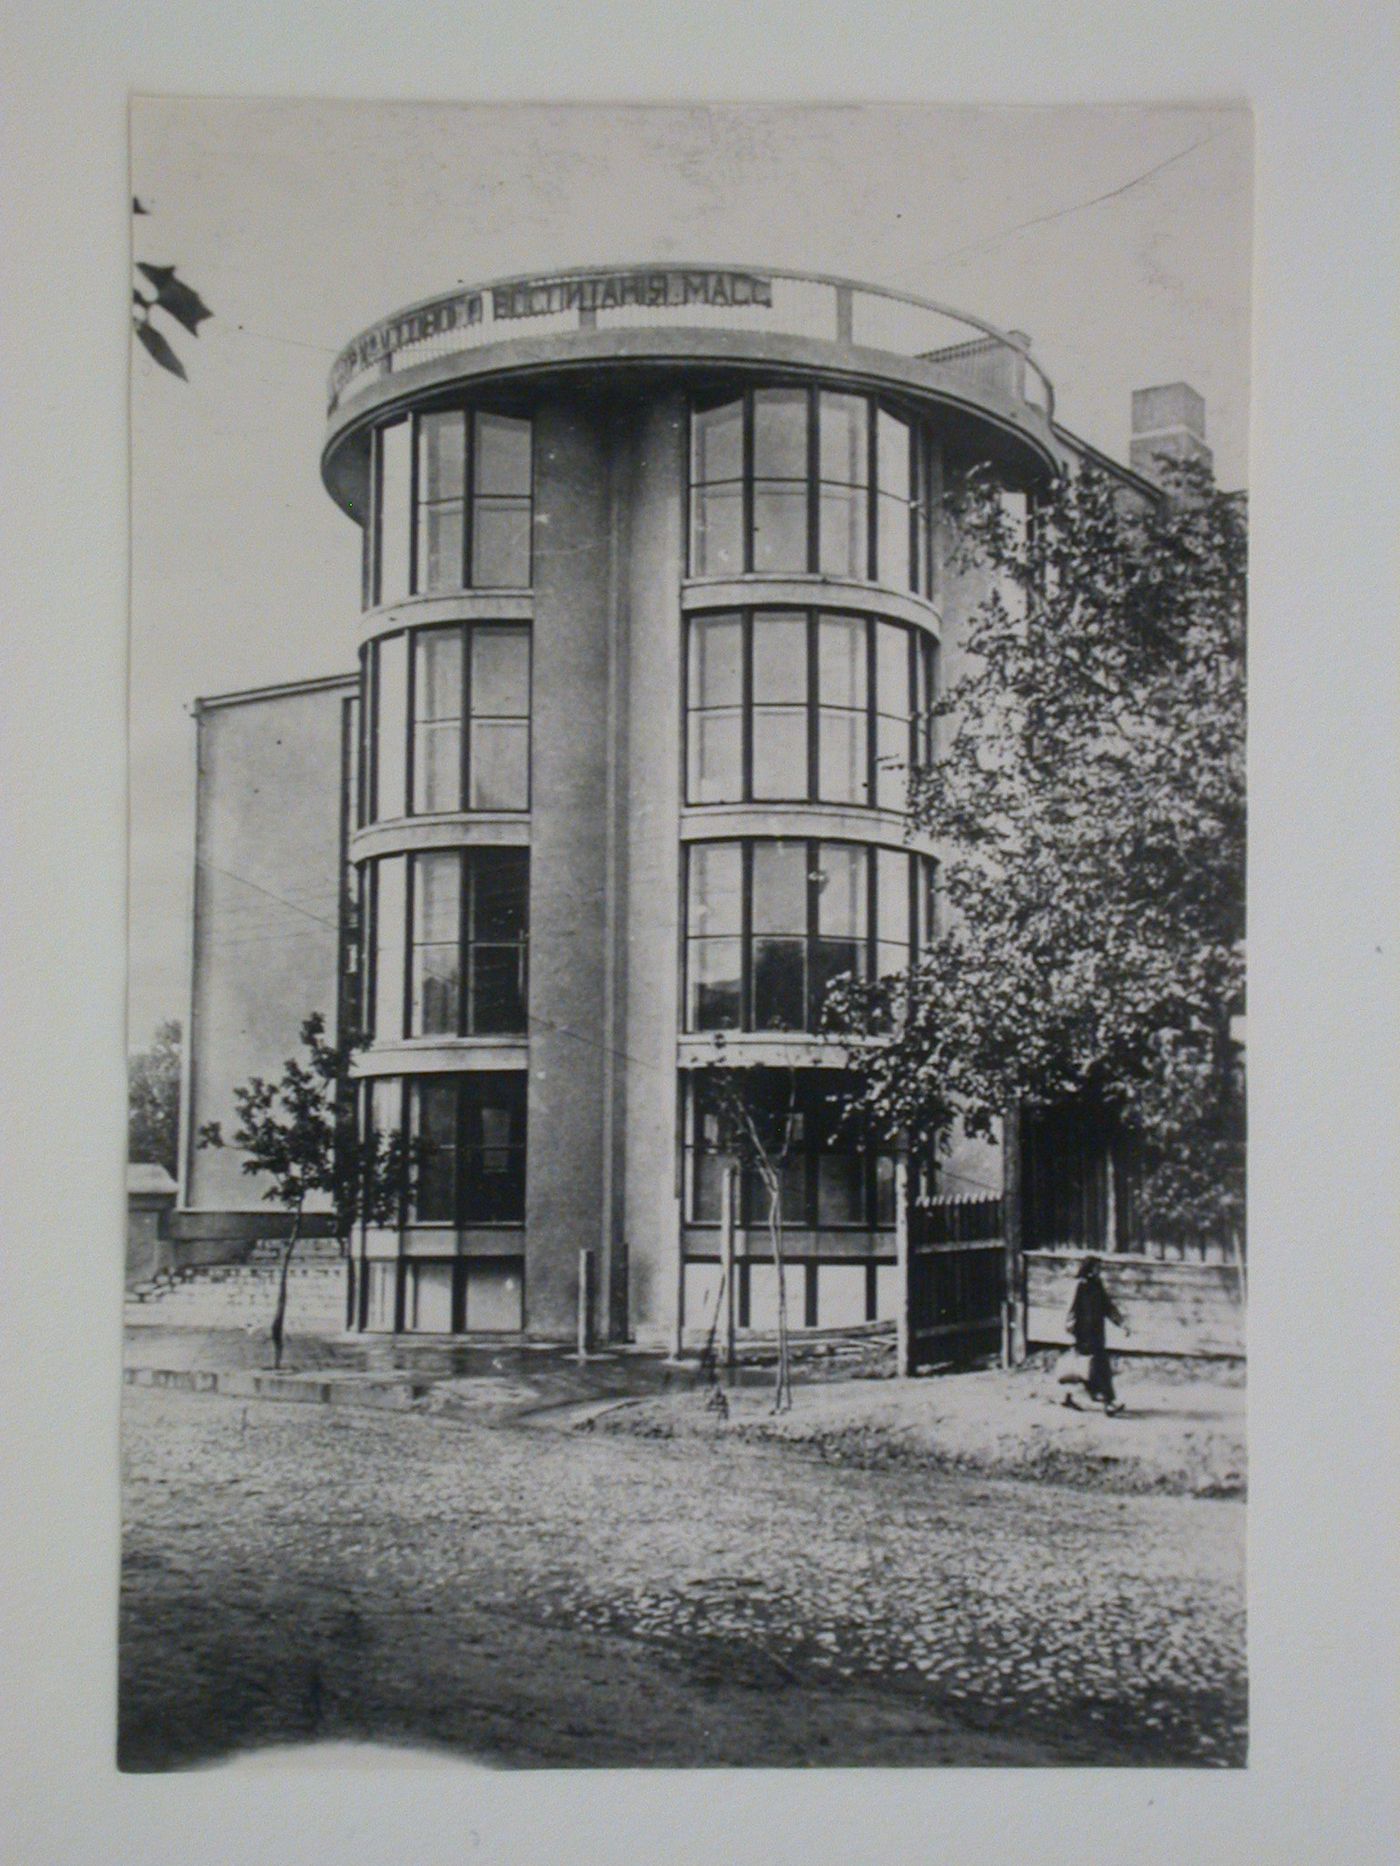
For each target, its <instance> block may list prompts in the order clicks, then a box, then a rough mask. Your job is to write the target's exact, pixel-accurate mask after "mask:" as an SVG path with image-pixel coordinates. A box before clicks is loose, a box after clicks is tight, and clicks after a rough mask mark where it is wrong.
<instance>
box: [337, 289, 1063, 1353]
mask: <svg viewBox="0 0 1400 1866" xmlns="http://www.w3.org/2000/svg"><path fill="white" fill-rule="evenodd" d="M331 389H332V400H331V412H330V423H329V432H328V436H327V440H326V446H325V453H324V460H323V471H324V477H325V481H326V485H327V487H328V489H329V490H330V492H331V494H332V496H333V497H334V498H335V499H336V500H337V501H338V502H339V503H340V505H341V506H342V507H343V508H344V510H345V511H346V512H347V513H348V514H349V515H350V516H351V517H352V518H353V519H354V520H355V521H356V522H357V523H358V524H359V525H360V526H361V528H362V531H363V541H364V543H363V562H364V575H363V613H362V616H361V620H360V705H359V709H358V710H359V721H360V726H359V741H358V746H357V747H356V757H355V767H356V771H355V782H354V801H353V809H352V818H353V821H352V826H351V831H350V835H349V855H350V860H351V863H352V867H353V873H354V878H355V882H354V891H355V897H356V904H355V914H354V925H355V935H356V964H355V969H354V976H355V979H356V987H355V990H356V995H357V998H358V1003H356V1004H355V1005H353V1006H352V1007H351V1008H352V1011H353V1015H354V1018H355V1021H357V1022H358V1023H359V1024H360V1026H361V1027H362V1028H363V1029H364V1030H365V1031H366V1032H367V1033H368V1035H369V1037H370V1043H369V1046H368V1047H367V1048H366V1049H365V1050H364V1051H363V1053H362V1055H361V1057H360V1061H359V1065H358V1067H359V1074H360V1080H359V1082H358V1085H357V1092H358V1094H359V1097H360V1107H361V1118H362V1119H363V1120H365V1121H369V1122H373V1123H374V1124H376V1125H377V1126H378V1127H380V1128H381V1129H402V1130H403V1131H404V1132H406V1133H407V1134H409V1135H410V1136H412V1137H413V1139H414V1140H415V1141H416V1142H417V1143H418V1150H419V1156H420V1157H419V1165H418V1168H417V1171H416V1183H415V1186H414V1189H413V1196H412V1199H411V1200H406V1201H405V1205H404V1209H403V1212H402V1222H401V1223H399V1224H397V1225H394V1226H391V1227H388V1228H385V1229H378V1230H376V1229H370V1230H366V1231H364V1232H363V1233H362V1234H361V1236H360V1237H359V1238H358V1239H357V1240H356V1246H355V1285H354V1294H353V1299H352V1305H351V1307H352V1315H353V1317H354V1319H355V1322H356V1324H357V1325H358V1326H359V1327H361V1328H364V1329H368V1330H417V1331H424V1332H473V1331H478V1330H490V1331H495V1330H523V1331H524V1332H526V1333H528V1334H531V1335H535V1336H539V1337H542V1338H561V1337H567V1336H569V1335H571V1334H572V1333H573V1330H574V1328H575V1324H576V1312H577V1300H578V1278H579V1274H580V1272H579V1263H580V1252H582V1251H590V1252H592V1253H593V1255H594V1261H595V1262H596V1263H597V1265H598V1266H599V1274H598V1275H597V1278H596V1291H595V1297H594V1303H595V1307H594V1313H593V1318H592V1319H593V1325H594V1327H595V1329H596V1330H597V1332H598V1333H599V1334H600V1335H604V1336H611V1337H613V1338H620V1337H625V1336H629V1335H631V1336H635V1337H637V1338H638V1339H642V1340H646V1339H666V1338H670V1337H672V1336H673V1335H674V1334H675V1333H676V1332H677V1331H678V1330H682V1329H688V1330H694V1329H698V1328H702V1327H704V1326H706V1325H707V1324H708V1321H709V1319H710V1316H711V1314H712V1312H713V1303H714V1292H715V1286H716V1282H717V1274H718V1271H717V1264H718V1254H719V1244H718V1221H719V1184H720V1177H721V1169H722V1167H723V1164H724V1156H723V1155H722V1153H721V1151H720V1143H721V1125H720V1123H719V1121H718V1119H717V1111H716V1109H715V1108H714V1106H713V1105H712V1098H711V1097H710V1096H709V1095H708V1094H707V1092H706V1088H705V1077H704V1075H703V1073H701V1072H702V1071H703V1066H704V1064H705V1063H706V1062H707V1061H713V1060H714V1058H715V1055H716V1043H717V1038H718V1037H719V1036H720V1035H721V1034H722V1036H723V1053H724V1055H725V1058H726V1060H727V1061H728V1062H730V1063H731V1064H733V1065H734V1066H735V1067H737V1068H742V1069H744V1070H745V1071H749V1072H752V1073H751V1075H749V1077H748V1082H749V1086H750V1089H751V1092H752V1094H753V1095H754V1096H755V1097H757V1098H758V1099H759V1100H760V1101H761V1100H762V1098H763V1097H764V1096H765V1095H767V1094H770V1093H778V1092H782V1093H783V1094H785V1095H788V1096H790V1097H793V1098H794V1101H795V1108H796V1115H795V1121H794V1124H793V1145H792V1148H791V1151H790V1155H789V1158H788V1161H787V1163H786V1168H785V1177H784V1193H783V1198H784V1214H785V1222H786V1227H787V1245H788V1252H789V1255H790V1258H791V1260H792V1263H793V1264H794V1266H795V1269H794V1272H793V1277H792V1279H791V1281H790V1285H789V1287H790V1297H789V1300H790V1303H791V1305H792V1320H793V1322H794V1323H795V1324H796V1325H797V1326H804V1325H805V1326H807V1327H818V1328H828V1327H839V1326H844V1325H848V1324H851V1323H856V1322H864V1321H867V1320H873V1319H877V1318H880V1317H882V1316H884V1315H886V1314H889V1313H891V1312H892V1305H893V1299H894V1287H893V1276H894V1271H893V1264H894V1223H895V1210H894V1202H895V1172H894V1162H893V1160H892V1159H891V1158H890V1157H888V1156H887V1155H886V1154H884V1153H882V1152H881V1151H879V1150H878V1149H877V1148H874V1147H871V1146H866V1145H864V1144H862V1141H861V1138H860V1136H859V1134H858V1133H856V1132H855V1131H854V1130H852V1129H851V1128H850V1127H849V1126H848V1125H847V1124H843V1123H842V1122H841V1121H840V1120H839V1119H838V1118H837V1112H836V1105H835V1102H834V1099H833V1097H834V1094H835V1092H836V1091H837V1090H839V1087H840V1075H839V1072H840V1070H841V1069H842V1067H843V1065H844V1063H845V1060H846V1058H845V1056H844V1053H843V1052H842V1051H841V1049H840V1048H839V1046H837V1045H835V1044H833V1043H832V1042H831V1041H829V1040H826V1039H823V1038H822V1037H821V1036H820V1035H819V1031H820V1017H821V1006H822V999H823V995H824V993H825V990H826V987H827V984H828V982H829V981H830V980H831V979H832V978H834V977H835V976H837V975H838V974H842V973H851V972H854V973H856V974H857V975H861V976H867V977H869V976H876V975H881V974H884V973H888V972H892V971H896V970H898V969H900V968H902V967H903V966H905V965H907V964H908V963H909V961H910V958H911V957H912V956H914V955H916V954H917V952H918V949H919V946H920V943H921V942H922V941H923V940H925V939H926V938H927V937H928V934H929V930H930V927H931V926H932V924H933V919H934V915H935V912H936V872H937V870H936V856H937V851H936V850H935V849H934V848H933V847H932V846H931V845H929V844H927V843H925V842H922V841H920V840H919V839H918V838H917V837H914V838H910V837H908V836H907V835H906V825H905V820H904V817H903V814H902V810H903V794H904V786H905V782H906V779H907V772H908V770H909V768H910V766H911V765H915V764H918V763H919V762H921V761H923V760H924V759H926V758H927V757H928V756H929V755H930V753H931V745H930V726H929V720H928V708H929V704H930V701H931V699H932V698H933V696H934V695H935V693H936V692H937V690H938V684H939V681H940V678H946V677H947V675H948V673H949V672H950V670H955V668H956V663H957V659H958V656H959V653H960V645H959V622H960V618H961V616H962V615H963V614H965V613H966V611H967V608H968V605H969V602H970V600H971V598H972V596H973V594H974V592H971V591H969V590H968V589H967V588H966V587H965V586H964V585H962V584H959V583H958V581H957V580H956V579H955V578H953V577H952V576H951V575H950V574H949V573H948V572H947V570H946V569H945V566H944V564H943V561H942V560H943V553H942V549H941V540H940V536H939V527H938V524H937V520H936V513H937V507H938V502H939V499H940V495H941V492H942V489H943V486H944V484H945V482H948V481H950V480H952V479H955V478H956V477H957V476H959V475H961V474H963V473H965V472H966V471H967V470H968V469H969V468H971V467H973V466H990V467H992V468H993V469H994V470H995V471H996V472H997V473H999V474H1000V475H1001V477H1002V480H1003V483H1004V484H1005V486H1006V487H1007V489H1008V493H1009V494H1011V495H1013V496H1015V495H1017V494H1020V493H1024V492H1026V491H1028V490H1030V489H1031V488H1033V486H1034V484H1035V483H1036V481H1037V480H1039V479H1041V478H1043V477H1044V476H1045V475H1047V474H1048V473H1051V472H1053V471H1054V470H1055V469H1056V465H1057V462H1058V459H1059V453H1060V450H1059V444H1058V442H1057V440H1056V436H1055V432H1054V429H1053V426H1052V421H1051V413H1052V409H1051V395H1050V390H1049V386H1048V384H1047V383H1046V382H1045V380H1044V378H1043V377H1042V376H1041V375H1040V374H1039V371H1038V370H1037V369H1036V367H1035V366H1034V364H1033V363H1032V362H1031V361H1030V358H1029V356H1028V354H1027V345H1026V341H1025V339H1023V338H1021V337H1020V336H1019V335H1018V334H1014V333H1013V334H1009V335H1008V334H1005V333H1002V332H1000V331H996V330H994V329H992V328H991V327H989V326H987V325H985V324H982V323H980V322H978V321H977V320H969V319H965V318H962V317H960V316H957V315H955V314H953V313H951V312H949V311H947V310H945V309H944V308H942V307H939V306H936V305H931V304H927V303H923V302H920V301H915V300H911V299H908V298H905V297H902V296H899V295H895V294H891V293H888V292H885V291H883V290H880V289H878V288H874V287H869V286H862V285H859V284H856V283H854V282H849V281H845V280H836V279H826V278H814V277H810V276H806V275H803V276H799V275H796V274H782V273H776V272H763V273H758V272H753V271H745V270H737V269H734V268H725V267H716V266H683V267H678V266H675V265H672V264H670V263H667V264H666V265H664V266H654V267H652V266H642V267H630V268H626V269H623V270H619V271H607V272H599V271H593V272H576V273H565V274H557V275H551V276H549V277H537V278H528V279H510V280H504V281H499V282H496V283H492V284H487V285H483V286H480V287H474V288H471V289H469V290H465V291H458V292H456V293H453V294H451V295H449V296H448V297H445V298H442V299H437V300H433V301H431V302H429V303H426V304H423V305H418V306H415V307H413V308H411V309H410V310H408V311H405V312H402V313H399V314H398V315H396V316H394V317H392V318H389V319H387V320H386V321H385V322H384V323H382V324H380V325H377V326H375V327H374V329H372V330H371V331H368V332H366V333H364V334H363V335H362V336H361V337H359V338H357V339H356V340H355V342H354V343H352V344H351V345H349V346H348V347H347V349H346V350H345V352H344V353H343V355H342V356H341V357H340V359H339V360H338V361H337V364H336V366H335V370H334V372H333V375H332V383H331ZM754 1190H755V1189H754V1188H746V1189H744V1190H742V1192H741V1202H740V1203H741V1209H740V1213H739V1218H740V1232H739V1253H740V1256H739V1275H738V1295H739V1321H740V1325H741V1326H749V1327H754V1328H762V1327H764V1326H767V1325H771V1322H772V1319H773V1314H774V1299H775V1291H774V1288H773V1280H772V1279H773V1273H772V1270H771V1267H770V1266H769V1264H768V1261H767V1241H766V1232H765V1231H764V1230H763V1228H762V1226H761V1222H760V1213H759V1210H758V1207H757V1203H756V1200H755V1199H754V1197H753V1194H754ZM794 1288H795V1294H793V1293H792V1291H793V1290H794Z"/></svg>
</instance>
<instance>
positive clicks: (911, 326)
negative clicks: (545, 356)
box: [328, 262, 1055, 420]
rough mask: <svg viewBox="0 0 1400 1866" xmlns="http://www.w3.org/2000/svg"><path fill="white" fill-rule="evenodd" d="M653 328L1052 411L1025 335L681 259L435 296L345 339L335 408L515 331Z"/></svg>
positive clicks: (772, 271)
mask: <svg viewBox="0 0 1400 1866" xmlns="http://www.w3.org/2000/svg"><path fill="white" fill-rule="evenodd" d="M647 326H652V327H658V326H659V327H665V326H671V327H681V326H684V327H688V328H700V329H707V328H709V329H715V330H754V331H763V332H765V333H771V334H773V335H780V336H793V337H816V338H821V339H824V340H825V341H827V342H836V343H843V344H855V345H858V346H860V347H862V348H866V349H872V350H885V351H888V352H890V353H891V354H893V355H896V356H903V357H914V358H918V359H920V360H922V361H925V362H932V363H937V364H939V365H940V366H941V367H942V368H944V369H945V370H947V371H948V372H949V374H950V375H952V376H954V377H957V378H959V379H961V380H962V381H964V382H966V383H967V384H968V385H969V386H970V387H972V388H974V389H981V390H986V391H992V392H994V393H997V394H999V395H1002V396H1006V397H1009V398H1010V399H1011V400H1013V401H1019V402H1022V403H1024V404H1025V406H1026V407H1028V408H1032V409H1035V410H1037V411H1038V412H1039V413H1040V414H1042V415H1043V416H1044V417H1045V418H1046V420H1049V419H1050V417H1051V416H1052V415H1053V413H1054V406H1055V393H1054V389H1053V388H1052V386H1051V383H1050V380H1049V378H1048V377H1047V376H1046V375H1045V373H1044V371H1043V370H1042V369H1041V368H1040V367H1039V365H1038V364H1037V363H1036V362H1035V361H1034V360H1033V358H1032V357H1031V355H1030V339H1029V338H1028V337H1026V336H1025V335H1024V334H1023V333H1022V332H1020V331H1004V330H999V329H998V328H997V327H996V325H994V324H988V323H987V322H986V321H985V320H984V319H982V318H977V317H972V316H970V315H969V314H968V313H967V312H964V311H955V310H953V309H951V308H950V307H949V306H947V305H943V304H939V303H937V302H936V301H934V300H933V299H930V298H919V297H916V296H914V295H913V294H912V293H909V292H898V291H893V290H890V289H889V288H888V287H886V286H883V285H864V284H861V283H860V282H859V281H857V280H854V279H843V278H835V277H832V276H830V275H827V274H823V273H812V272H790V271H784V270H782V269H781V268H776V267H772V266H769V267H766V268H764V269H763V270H761V271H759V270H749V269H744V268H737V267H732V266H716V265H711V264H700V265H696V264H688V263H687V264H677V263H674V262H668V263H667V264H665V265H657V266H623V267H618V268H616V269H613V270H599V269H596V268H587V269H575V270H573V271H567V272H551V273H547V274H541V273H534V274H523V275H520V276H518V277H514V278H505V279H493V280H489V281H488V282H487V283H486V284H484V285H474V286H471V287H470V288H467V289H464V290H461V291H456V292H449V293H446V294H445V295H444V296H442V297H440V298H430V299H425V300H423V301H422V302H421V303H419V304H416V305H412V306H410V307H409V308H408V309H407V310H405V311H400V312H398V313H396V314H395V315H394V316H393V317H390V318H385V319H384V320H382V321H381V322H380V323H378V324H375V325H372V326H371V327H370V328H369V329H368V330H366V331H362V332H361V333H360V335H359V336H358V337H356V338H355V340H354V342H353V343H350V344H347V345H346V347H345V349H344V350H342V351H341V353H340V355H339V356H338V357H337V358H336V361H335V366H334V367H333V369H332V370H331V376H330V385H329V396H330V407H329V411H328V412H329V413H331V414H334V412H335V410H336V408H337V406H338V405H339V403H340V402H341V400H342V399H343V398H344V396H345V395H346V394H347V393H348V392H349V391H351V390H353V389H355V388H357V387H359V386H361V385H362V384H363V383H364V382H366V381H367V380H377V379H379V378H382V377H384V376H389V375H393V374H396V373H398V372H400V371H402V370H406V369H411V368H413V367H414V366H415V365H416V364H419V363H426V362H430V361H432V360H434V359H436V358H438V357H443V356H455V355H457V354H459V353H461V352H464V351H469V350H476V349H480V348H482V347H483V346H485V345H487V344H492V343H501V342H504V341H506V340H507V339H509V338H512V337H524V336H538V337H545V336H553V335H562V334H563V333H565V332H568V331H575V330H602V331H607V330H624V329H636V328H639V327H641V328H645V327H647Z"/></svg>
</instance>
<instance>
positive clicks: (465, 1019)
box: [457, 849, 476, 1037]
mask: <svg viewBox="0 0 1400 1866" xmlns="http://www.w3.org/2000/svg"><path fill="white" fill-rule="evenodd" d="M474 911H476V862H474V860H472V856H470V851H467V849H459V851H457V1036H459V1037H465V1036H470V1034H472V1023H474V1010H476V1008H474V1006H470V1008H469V1002H467V995H469V991H470V983H472V918H474Z"/></svg>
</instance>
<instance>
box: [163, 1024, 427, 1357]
mask: <svg viewBox="0 0 1400 1866" xmlns="http://www.w3.org/2000/svg"><path fill="white" fill-rule="evenodd" d="M325 1028H326V1024H325V1019H324V1018H323V1017H322V1016H321V1014H320V1013H319V1012H315V1013H313V1014H312V1015H311V1016H310V1017H308V1018H307V1019H306V1021H305V1022H304V1023H303V1024H302V1026H301V1041H302V1045H303V1047H304V1049H305V1052H306V1054H305V1058H304V1060H303V1059H300V1058H298V1057H295V1056H291V1057H288V1059H287V1061H286V1062H285V1063H284V1065H283V1073H282V1077H281V1079H280V1081H277V1082H268V1081H266V1080H265V1079H264V1078H263V1077H261V1076H252V1077H250V1078H249V1080H248V1081H247V1082H245V1083H244V1084H243V1085H242V1086H241V1087H239V1088H236V1089H235V1090H234V1091H233V1104H234V1108H235V1110H236V1111H237V1116H238V1126H237V1127H236V1128H235V1130H234V1134H233V1139H232V1142H231V1144H232V1145H233V1146H234V1147H236V1148H238V1149H240V1150H241V1151H242V1152H243V1154H244V1155H245V1156H246V1157H245V1158H244V1161H243V1171H244V1172H245V1173H249V1174H252V1175H255V1176H257V1177H261V1178H264V1179H266V1180H267V1182H268V1183H267V1185H266V1187H265V1188H264V1190H263V1197H264V1198H265V1199H269V1200H271V1201H273V1202H274V1203H276V1204H278V1205H280V1206H281V1207H282V1208H283V1210H284V1211H286V1212H289V1213H290V1214H291V1217H292V1227H291V1232H290V1235H289V1237H288V1240H287V1242H286V1245H285V1247H284V1250H283V1255H282V1265H281V1276H280V1278H279V1280H278V1297H277V1309H276V1313H275V1315H274V1317H273V1322H272V1342H273V1348H274V1350H275V1354H276V1363H277V1365H278V1366H280V1365H281V1363H282V1340H283V1330H284V1323H285V1320H286V1308H287V1272H288V1269H289V1267H290V1264H291V1259H292V1253H293V1251H294V1250H295V1249H296V1246H297V1242H298V1240H299V1238H300V1236H301V1228H302V1220H303V1218H304V1216H305V1212H306V1205H307V1201H308V1200H309V1199H313V1198H316V1197H325V1198H328V1199H330V1200H331V1201H332V1202H333V1205H334V1210H335V1220H336V1234H337V1236H338V1237H339V1238H340V1240H341V1243H342V1246H344V1245H345V1244H346V1243H347V1242H348V1240H349V1238H350V1235H351V1232H352V1231H353V1229H354V1227H355V1225H356V1223H357V1222H360V1221H363V1222H365V1223H366V1224H371V1225H385V1224H392V1223H396V1222H397V1220H398V1216H399V1213H400V1211H401V1208H402V1201H403V1200H404V1198H405V1197H407V1196H409V1194H410V1192H411V1186H410V1183H409V1180H410V1173H411V1170H412V1166H413V1163H414V1160H415V1158H416V1154H415V1153H414V1151H413V1150H412V1149H410V1148H409V1147H408V1146H406V1144H405V1142H404V1138H403V1136H402V1135H401V1134H399V1133H391V1134H381V1133H379V1132H377V1131H375V1130H374V1129H370V1130H369V1131H368V1132H366V1133H360V1132H359V1131H358V1130H357V1127H356V1123H355V1118H354V1109H353V1106H352V1105H351V1103H350V1100H349V1097H348V1096H347V1094H346V1093H345V1086H346V1083H347V1081H348V1077H349V1067H350V1060H351V1057H352V1056H353V1055H354V1053H355V1051H356V1050H357V1049H360V1048H362V1047H363V1045H364V1041H365V1040H364V1039H363V1038H361V1037H356V1036H351V1037H349V1038H347V1039H345V1040H344V1041H342V1042H341V1043H339V1044H330V1043H327V1042H326V1039H325ZM199 1144H200V1146H201V1147H222V1146H224V1145H225V1144H230V1143H226V1142H225V1140H224V1134H223V1128H222V1124H221V1123H220V1122H218V1121H209V1122H206V1123H205V1124H204V1126H203V1127H201V1128H200V1130H199Z"/></svg>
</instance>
